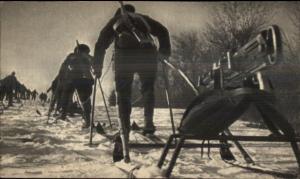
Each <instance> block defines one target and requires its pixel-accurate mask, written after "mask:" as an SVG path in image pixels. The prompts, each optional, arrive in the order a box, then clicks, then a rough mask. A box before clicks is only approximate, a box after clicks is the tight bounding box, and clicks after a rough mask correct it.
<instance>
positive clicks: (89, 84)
mask: <svg viewBox="0 0 300 179" xmlns="http://www.w3.org/2000/svg"><path fill="white" fill-rule="evenodd" d="M89 53H90V49H89V47H88V46H87V45H85V44H79V45H78V46H77V47H76V48H75V49H74V53H71V54H69V55H68V56H67V58H66V60H65V61H64V62H63V64H62V66H61V68H60V72H59V81H58V83H61V84H62V86H63V87H62V89H63V91H62V96H61V100H62V102H61V107H62V112H61V116H60V118H61V119H62V120H65V119H66V115H67V112H68V111H69V109H68V108H69V107H70V104H69V101H70V100H69V99H72V97H73V94H74V92H75V90H76V91H77V94H78V96H79V100H80V102H81V104H82V106H83V117H84V120H85V122H84V124H83V126H82V127H83V128H88V127H89V126H90V113H91V99H90V97H91V94H92V88H93V84H94V80H93V76H92V74H91V71H90V70H91V56H90V55H89Z"/></svg>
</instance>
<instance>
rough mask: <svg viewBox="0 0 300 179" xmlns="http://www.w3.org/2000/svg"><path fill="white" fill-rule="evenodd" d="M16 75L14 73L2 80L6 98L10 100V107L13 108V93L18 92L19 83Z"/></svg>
mask: <svg viewBox="0 0 300 179" xmlns="http://www.w3.org/2000/svg"><path fill="white" fill-rule="evenodd" d="M15 75H16V73H15V72H12V73H11V75H9V76H7V77H5V78H4V79H3V80H2V83H3V86H4V91H5V96H6V99H8V106H13V93H14V91H15V92H16V86H17V83H18V80H17V78H16V76H15Z"/></svg>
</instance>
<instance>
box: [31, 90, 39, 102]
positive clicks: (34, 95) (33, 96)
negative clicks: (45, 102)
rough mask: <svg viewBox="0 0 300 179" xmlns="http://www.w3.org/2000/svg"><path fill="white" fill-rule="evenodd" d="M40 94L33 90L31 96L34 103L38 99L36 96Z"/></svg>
mask: <svg viewBox="0 0 300 179" xmlns="http://www.w3.org/2000/svg"><path fill="white" fill-rule="evenodd" d="M37 94H38V92H37V91H36V90H33V91H32V92H31V96H32V100H33V101H35V99H36V95H37Z"/></svg>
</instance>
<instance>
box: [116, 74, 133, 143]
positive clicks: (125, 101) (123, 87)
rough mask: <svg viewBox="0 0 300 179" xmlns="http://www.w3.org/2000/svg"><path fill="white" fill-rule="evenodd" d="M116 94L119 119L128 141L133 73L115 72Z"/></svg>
mask: <svg viewBox="0 0 300 179" xmlns="http://www.w3.org/2000/svg"><path fill="white" fill-rule="evenodd" d="M115 80H116V92H117V104H118V109H119V117H120V119H121V120H122V122H123V124H124V127H125V131H126V134H125V135H126V137H127V138H128V139H129V132H130V114H131V85H132V81H133V73H129V72H126V73H122V72H119V71H117V70H116V75H115Z"/></svg>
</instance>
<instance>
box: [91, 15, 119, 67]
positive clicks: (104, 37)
mask: <svg viewBox="0 0 300 179" xmlns="http://www.w3.org/2000/svg"><path fill="white" fill-rule="evenodd" d="M116 20H117V19H116V18H112V19H111V20H110V21H109V22H108V23H107V24H106V26H105V27H104V28H103V29H102V30H101V32H100V35H99V38H98V40H97V42H96V45H95V51H94V60H93V61H94V63H93V65H94V69H95V70H97V69H98V70H101V69H102V66H103V60H104V56H105V52H106V49H108V47H109V46H110V44H111V43H112V42H113V41H114V37H115V31H114V29H113V25H114V24H115V22H116ZM99 68H100V69H99Z"/></svg>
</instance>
